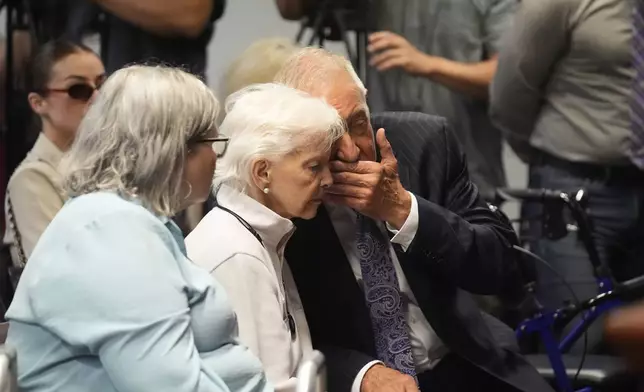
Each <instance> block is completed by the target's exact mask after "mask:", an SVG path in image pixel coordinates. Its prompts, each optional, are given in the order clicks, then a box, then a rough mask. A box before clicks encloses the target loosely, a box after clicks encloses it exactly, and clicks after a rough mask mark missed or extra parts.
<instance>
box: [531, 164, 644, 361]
mask: <svg viewBox="0 0 644 392" xmlns="http://www.w3.org/2000/svg"><path fill="white" fill-rule="evenodd" d="M529 187H531V188H549V189H557V190H562V191H569V192H575V191H577V190H578V189H580V188H583V189H585V190H586V191H587V192H588V195H589V199H588V201H589V204H588V208H587V213H588V215H589V217H590V219H591V221H592V224H593V226H594V240H595V242H596V247H597V251H598V253H599V257H600V258H601V259H602V260H603V262H605V263H606V264H607V265H608V266H610V268H611V270H612V272H613V274H614V276H615V278H616V279H617V280H618V281H623V280H627V279H630V278H634V277H637V276H640V275H642V274H644V214H642V211H643V210H644V172H641V171H639V170H638V169H636V168H635V167H634V166H625V167H602V166H599V165H592V164H579V163H573V162H568V161H565V160H562V159H559V158H555V157H552V156H550V155H547V154H542V155H540V156H539V157H538V160H537V162H535V164H533V165H532V166H531V167H530V175H529ZM542 213H543V209H542V206H541V205H539V204H536V203H534V204H533V203H526V204H525V205H524V206H523V210H522V215H523V218H524V219H530V220H531V224H529V226H528V227H527V230H526V232H527V233H528V235H529V236H530V237H531V238H533V240H531V241H530V242H529V245H530V248H531V249H532V250H533V251H534V252H535V253H536V254H538V255H539V256H541V257H542V258H543V259H545V260H546V261H547V262H548V263H549V264H550V265H551V266H552V267H553V268H554V269H555V270H557V271H558V272H559V274H560V275H562V276H563V277H564V278H565V279H566V280H567V281H568V283H569V284H570V286H571V287H572V290H573V291H574V292H575V295H576V296H577V298H579V300H581V301H583V300H585V299H588V298H591V297H593V296H595V295H597V292H598V287H597V283H596V280H595V278H594V276H593V271H592V266H591V264H590V261H589V258H588V254H587V252H586V250H585V248H584V246H583V244H582V243H581V242H580V241H579V239H578V237H577V235H576V234H575V233H569V234H568V235H567V236H566V237H564V238H562V239H560V240H556V241H555V240H548V239H545V238H543V237H542V234H543V233H542V226H541V224H540V219H539V217H540V216H541V215H542ZM565 216H566V217H567V218H566V219H567V221H569V223H573V221H572V219H571V218H570V216H569V215H568V214H566V215H565ZM537 272H538V277H539V282H538V287H537V294H538V297H539V300H540V301H541V303H542V304H543V305H544V306H545V307H546V308H547V309H556V308H558V307H561V306H562V304H563V303H564V301H573V296H572V295H571V293H570V290H569V289H568V288H567V287H566V286H565V285H564V284H563V283H562V281H561V279H560V278H558V277H557V276H556V275H555V274H554V273H553V272H552V271H550V270H549V269H548V268H546V267H544V266H542V265H541V264H540V263H539V264H537ZM601 324H602V323H601V320H598V321H596V322H595V323H594V324H593V326H592V327H591V328H590V330H589V331H588V332H589V335H588V339H589V340H588V342H589V348H591V349H592V348H593V347H601V344H600V343H601V341H602V339H601V337H602V325H601ZM582 349H583V338H582V339H580V340H579V341H578V343H577V345H576V346H574V347H573V350H572V352H580V351H581V350H582Z"/></svg>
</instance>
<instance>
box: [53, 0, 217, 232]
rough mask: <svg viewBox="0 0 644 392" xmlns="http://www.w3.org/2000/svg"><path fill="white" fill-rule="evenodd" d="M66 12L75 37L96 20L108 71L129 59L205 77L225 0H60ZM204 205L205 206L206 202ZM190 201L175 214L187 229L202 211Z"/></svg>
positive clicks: (122, 64)
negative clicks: (208, 50)
mask: <svg viewBox="0 0 644 392" xmlns="http://www.w3.org/2000/svg"><path fill="white" fill-rule="evenodd" d="M65 1H67V2H68V4H69V8H70V12H74V14H75V15H77V17H76V18H75V19H74V18H69V20H68V22H67V24H68V25H67V35H68V36H71V37H73V38H74V39H75V40H77V41H78V42H80V40H81V39H82V37H83V35H84V34H85V33H87V32H88V30H89V29H91V28H92V27H93V26H94V25H96V22H95V20H96V19H97V17H98V15H99V14H100V13H101V12H102V13H103V16H104V19H103V20H102V21H100V23H98V26H99V33H100V35H101V53H102V56H103V61H104V62H105V67H106V69H107V72H108V74H109V73H112V72H114V71H116V70H118V69H119V68H121V67H124V66H126V65H129V64H135V63H139V64H140V63H148V64H151V63H159V64H164V65H170V66H176V67H181V68H182V69H184V70H187V71H189V72H191V73H193V74H195V75H198V76H200V77H201V78H204V79H205V76H206V61H207V48H208V44H209V43H210V40H211V39H212V36H213V34H214V31H215V21H216V20H217V19H219V18H220V17H221V16H222V15H223V13H224V9H225V7H226V0H181V1H170V0H136V1H127V0H93V1H88V0H65ZM206 208H208V207H207V206H206ZM203 209H204V208H203V206H201V205H194V206H192V207H190V208H189V209H188V210H186V211H185V212H184V213H182V214H180V215H179V216H177V217H175V219H176V221H177V223H178V224H179V226H180V227H181V229H182V230H183V232H184V234H188V233H189V232H190V230H191V229H192V228H193V227H194V226H195V225H196V224H197V222H198V221H199V220H200V219H201V217H202V216H203V215H204V211H203Z"/></svg>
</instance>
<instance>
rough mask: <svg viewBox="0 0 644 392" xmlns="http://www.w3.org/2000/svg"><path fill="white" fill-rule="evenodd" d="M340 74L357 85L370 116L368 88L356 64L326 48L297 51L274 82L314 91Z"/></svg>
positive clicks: (309, 48) (308, 48)
mask: <svg viewBox="0 0 644 392" xmlns="http://www.w3.org/2000/svg"><path fill="white" fill-rule="evenodd" d="M338 73H344V74H345V75H347V76H349V77H350V78H351V80H352V81H353V82H354V83H355V85H356V88H357V89H358V91H359V92H360V93H361V98H362V101H363V102H362V103H363V105H364V109H365V111H366V112H367V115H368V114H369V109H368V107H367V98H366V97H367V89H366V88H365V86H364V83H362V81H361V80H360V77H358V74H357V73H356V71H355V69H354V68H353V65H351V62H349V60H347V59H346V58H345V57H343V56H340V55H337V54H335V53H331V52H329V51H328V50H326V49H322V48H316V47H306V48H302V49H300V50H298V51H297V52H295V53H294V54H293V55H291V57H290V58H289V59H288V60H287V61H286V62H285V63H284V66H283V67H282V69H281V70H280V71H279V72H278V73H277V75H275V79H274V82H276V83H280V84H283V85H286V86H289V87H292V88H295V89H298V90H302V91H306V92H312V91H313V90H316V89H319V88H320V87H321V86H328V85H329V84H331V83H332V82H333V81H334V80H337V75H338Z"/></svg>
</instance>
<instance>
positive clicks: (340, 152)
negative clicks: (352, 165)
mask: <svg viewBox="0 0 644 392" xmlns="http://www.w3.org/2000/svg"><path fill="white" fill-rule="evenodd" d="M335 147H336V154H335V155H336V157H337V158H338V159H339V160H341V161H344V162H355V161H357V160H358V158H359V157H360V149H359V148H358V147H357V146H356V144H355V143H354V142H353V139H351V136H350V135H349V134H348V133H345V134H344V135H342V137H341V138H340V139H338V141H337V142H336V143H335Z"/></svg>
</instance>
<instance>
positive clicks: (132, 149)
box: [62, 66, 219, 216]
mask: <svg viewBox="0 0 644 392" xmlns="http://www.w3.org/2000/svg"><path fill="white" fill-rule="evenodd" d="M218 112H219V103H218V101H217V99H216V97H215V95H214V93H213V92H212V91H211V90H210V89H209V88H208V87H207V86H206V85H205V84H204V83H203V82H202V81H201V80H199V79H198V78H197V77H195V76H194V75H191V74H189V73H187V72H184V71H182V70H180V69H177V68H168V67H163V66H154V67H149V66H131V67H127V68H123V69H120V70H118V71H116V72H115V73H114V74H113V75H112V76H110V77H109V79H107V81H106V82H105V84H104V85H103V87H102V88H101V91H100V93H99V94H98V96H97V98H96V101H95V102H94V103H93V104H92V105H91V106H90V108H89V110H88V112H87V114H86V115H85V117H84V118H83V120H82V121H81V124H80V126H79V129H78V134H77V136H76V140H75V141H74V144H73V145H72V148H71V150H70V152H69V154H68V156H67V157H66V158H65V160H64V162H63V164H62V170H63V174H64V188H65V190H66V191H67V192H68V194H69V196H72V197H73V196H78V195H82V194H86V193H91V192H96V191H101V190H111V191H115V192H118V193H119V194H120V195H122V196H124V197H136V198H138V199H139V200H140V201H141V202H142V203H143V205H144V206H145V207H146V208H148V209H150V210H151V211H153V212H154V213H156V214H159V215H164V216H172V215H174V214H176V213H177V212H178V211H179V209H180V206H181V204H182V202H183V201H184V198H185V195H182V188H183V187H182V183H183V182H184V179H183V170H184V163H185V157H186V155H187V153H188V147H189V146H188V144H189V143H190V142H191V141H193V140H196V139H198V138H200V137H204V136H207V135H209V134H211V133H212V132H213V130H214V129H215V126H216V119H217V115H218Z"/></svg>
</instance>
